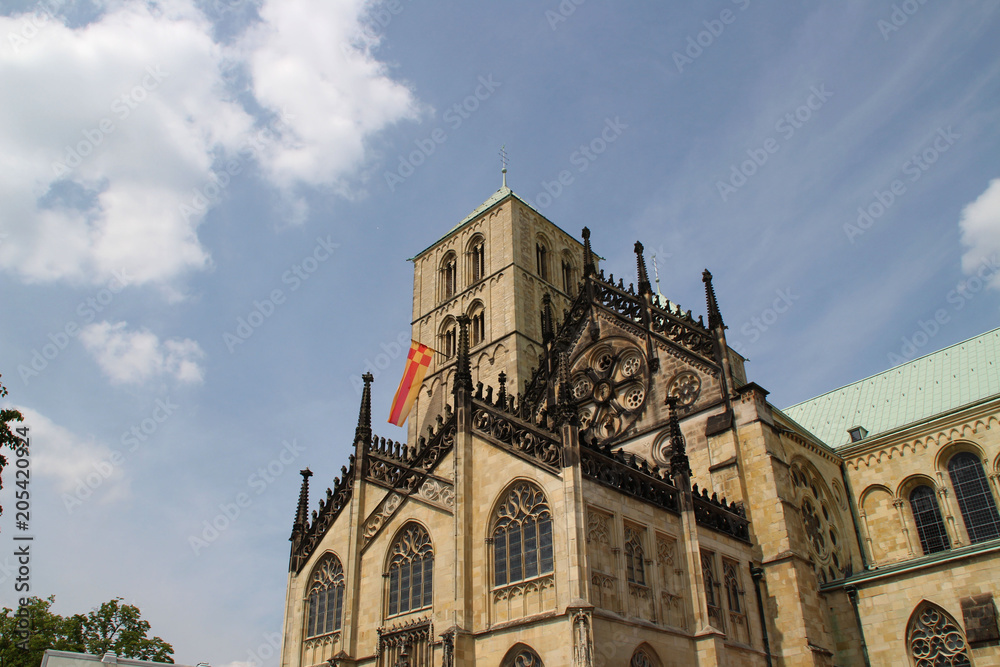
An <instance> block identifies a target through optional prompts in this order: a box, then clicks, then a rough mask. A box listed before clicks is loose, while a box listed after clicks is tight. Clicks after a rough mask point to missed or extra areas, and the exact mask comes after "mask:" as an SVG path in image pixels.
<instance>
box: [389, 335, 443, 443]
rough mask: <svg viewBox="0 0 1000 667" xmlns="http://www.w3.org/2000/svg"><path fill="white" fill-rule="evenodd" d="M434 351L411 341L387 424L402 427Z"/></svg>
mask: <svg viewBox="0 0 1000 667" xmlns="http://www.w3.org/2000/svg"><path fill="white" fill-rule="evenodd" d="M433 356H434V351H433V350H432V349H431V348H429V347H427V346H426V345H421V344H420V343H418V342H416V341H413V342H412V343H411V344H410V353H409V354H408V355H407V356H406V368H405V369H403V379H402V380H400V381H399V389H397V390H396V397H395V398H394V399H392V410H391V411H390V412H389V423H390V424H395V425H396V426H402V425H403V423H404V422H405V421H406V417H407V416H408V415H409V414H410V408H412V407H413V399H415V398H416V397H417V392H419V391H420V383H421V382H423V381H424V373H426V372H427V367H428V366H430V365H431V357H433Z"/></svg>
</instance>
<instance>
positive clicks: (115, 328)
mask: <svg viewBox="0 0 1000 667" xmlns="http://www.w3.org/2000/svg"><path fill="white" fill-rule="evenodd" d="M80 342H82V343H83V345H84V347H85V348H86V349H87V351H88V352H90V353H91V354H92V355H93V356H94V359H96V360H97V364H98V365H99V366H100V367H101V370H103V371H104V374H105V375H107V376H108V377H109V378H111V381H112V382H114V383H116V384H141V383H142V382H145V381H146V380H147V379H149V378H151V377H155V376H159V375H171V376H173V377H174V378H175V379H177V380H178V381H180V382H192V383H200V382H201V381H202V379H203V377H204V371H203V369H202V367H201V366H200V365H199V364H198V360H200V359H202V358H204V356H205V353H204V352H203V351H202V349H201V347H200V346H199V345H198V343H196V342H195V341H193V340H191V339H189V338H185V339H183V340H176V339H169V340H165V341H163V342H162V344H161V342H160V339H159V337H158V336H157V335H156V334H154V333H152V332H151V331H149V330H147V329H142V330H141V331H129V330H128V323H127V322H116V323H114V324H112V323H111V322H107V321H104V322H95V323H94V324H88V325H87V326H86V327H84V328H83V329H82V330H81V331H80Z"/></svg>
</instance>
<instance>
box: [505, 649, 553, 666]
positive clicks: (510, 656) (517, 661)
mask: <svg viewBox="0 0 1000 667" xmlns="http://www.w3.org/2000/svg"><path fill="white" fill-rule="evenodd" d="M501 667H544V665H543V664H542V659H541V658H539V657H538V654H537V653H535V652H534V651H533V650H532V649H530V648H528V647H527V646H524V645H523V644H522V645H520V646H516V647H514V648H513V649H511V651H509V652H508V653H507V657H506V658H504V661H503V662H502V663H501Z"/></svg>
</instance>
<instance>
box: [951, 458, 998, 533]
mask: <svg viewBox="0 0 1000 667" xmlns="http://www.w3.org/2000/svg"><path fill="white" fill-rule="evenodd" d="M948 474H949V475H950V476H951V484H952V486H953V487H954V488H955V497H956V498H957V499H958V507H959V509H961V510H962V519H963V520H964V521H965V528H966V530H968V531H969V541H970V542H972V543H976V542H983V541H985V540H992V539H996V538H997V537H1000V516H998V515H997V506H996V503H995V502H994V501H993V494H992V493H991V492H990V486H989V484H988V483H987V481H986V475H985V474H984V473H983V466H982V464H981V463H980V462H979V459H978V458H976V455H975V454H971V453H969V452H960V453H958V454H955V456H953V457H951V460H950V461H949V462H948Z"/></svg>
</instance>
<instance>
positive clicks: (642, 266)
mask: <svg viewBox="0 0 1000 667" xmlns="http://www.w3.org/2000/svg"><path fill="white" fill-rule="evenodd" d="M642 251H643V247H642V243H640V242H639V241H636V242H635V265H636V272H637V273H638V274H639V294H643V295H645V294H647V293H649V294H652V293H653V289H652V288H651V287H650V286H649V274H648V273H646V258H645V257H643V255H642Z"/></svg>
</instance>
